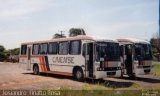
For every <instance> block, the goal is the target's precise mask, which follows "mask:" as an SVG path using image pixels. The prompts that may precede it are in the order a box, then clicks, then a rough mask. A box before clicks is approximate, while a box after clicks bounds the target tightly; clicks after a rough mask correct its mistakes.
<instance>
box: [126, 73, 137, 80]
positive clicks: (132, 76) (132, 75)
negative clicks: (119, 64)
mask: <svg viewBox="0 0 160 96" xmlns="http://www.w3.org/2000/svg"><path fill="white" fill-rule="evenodd" d="M128 76H129V78H130V79H135V78H136V75H135V74H130V75H128Z"/></svg>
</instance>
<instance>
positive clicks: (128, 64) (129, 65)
mask: <svg viewBox="0 0 160 96" xmlns="http://www.w3.org/2000/svg"><path fill="white" fill-rule="evenodd" d="M132 54H133V46H132V45H131V44H128V45H125V55H126V58H125V68H126V69H127V74H128V75H132V74H133V55H132Z"/></svg>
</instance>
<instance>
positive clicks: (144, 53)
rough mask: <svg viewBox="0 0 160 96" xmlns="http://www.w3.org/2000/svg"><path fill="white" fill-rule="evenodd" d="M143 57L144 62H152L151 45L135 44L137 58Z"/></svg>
mask: <svg viewBox="0 0 160 96" xmlns="http://www.w3.org/2000/svg"><path fill="white" fill-rule="evenodd" d="M139 56H140V57H141V58H142V59H143V60H152V52H151V45H149V44H135V58H138V57H139Z"/></svg>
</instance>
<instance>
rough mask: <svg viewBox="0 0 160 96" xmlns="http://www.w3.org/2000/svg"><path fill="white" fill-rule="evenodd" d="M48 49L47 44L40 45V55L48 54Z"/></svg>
mask: <svg viewBox="0 0 160 96" xmlns="http://www.w3.org/2000/svg"><path fill="white" fill-rule="evenodd" d="M47 48H48V44H47V43H44V44H40V54H47Z"/></svg>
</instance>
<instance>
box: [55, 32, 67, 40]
mask: <svg viewBox="0 0 160 96" xmlns="http://www.w3.org/2000/svg"><path fill="white" fill-rule="evenodd" d="M65 37H66V36H65V35H64V34H59V33H56V34H54V35H53V39H54V38H65Z"/></svg>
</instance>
